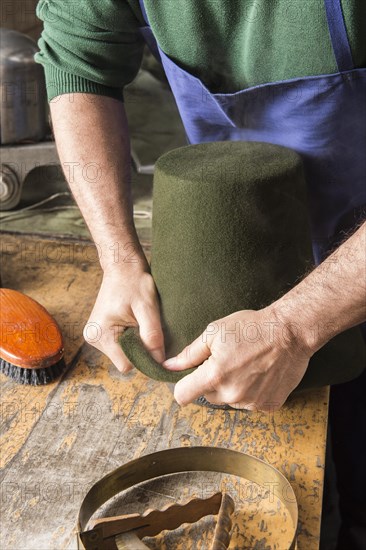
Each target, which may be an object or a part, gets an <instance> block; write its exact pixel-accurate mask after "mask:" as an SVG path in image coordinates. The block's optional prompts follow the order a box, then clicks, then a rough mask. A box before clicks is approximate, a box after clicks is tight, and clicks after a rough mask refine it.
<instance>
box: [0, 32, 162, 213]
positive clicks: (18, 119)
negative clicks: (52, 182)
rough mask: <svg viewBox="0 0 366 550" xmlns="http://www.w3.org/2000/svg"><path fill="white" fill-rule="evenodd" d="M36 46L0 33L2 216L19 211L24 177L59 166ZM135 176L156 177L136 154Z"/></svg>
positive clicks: (22, 37)
mask: <svg viewBox="0 0 366 550" xmlns="http://www.w3.org/2000/svg"><path fill="white" fill-rule="evenodd" d="M37 51H38V48H37V45H36V43H35V42H34V41H33V40H32V39H31V38H29V37H28V36H26V35H25V34H22V33H20V32H17V31H13V30H9V29H4V28H2V29H1V32H0V79H1V80H0V82H1V90H0V134H1V148H0V153H1V166H0V210H10V209H12V208H15V207H16V206H17V205H18V203H19V201H20V197H21V192H22V187H23V183H24V181H25V178H26V176H27V175H28V174H29V173H30V172H31V171H32V170H33V169H35V168H37V167H39V166H45V165H52V164H53V165H54V164H59V158H58V155H57V151H56V147H55V143H54V141H53V139H52V135H51V131H50V127H49V124H48V105H47V94H46V84H45V79H44V73H43V67H42V66H41V65H39V64H38V63H36V62H35V61H34V54H35V53H36V52H37ZM131 157H132V163H133V166H134V168H135V170H136V172H137V173H139V174H152V173H153V171H154V165H153V164H147V165H142V164H141V163H140V161H139V158H138V156H137V154H136V152H135V151H134V150H132V151H131Z"/></svg>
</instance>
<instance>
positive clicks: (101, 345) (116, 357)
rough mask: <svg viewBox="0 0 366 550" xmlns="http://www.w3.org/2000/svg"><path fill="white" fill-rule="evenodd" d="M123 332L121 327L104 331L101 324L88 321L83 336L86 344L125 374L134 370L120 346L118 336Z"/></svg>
mask: <svg viewBox="0 0 366 550" xmlns="http://www.w3.org/2000/svg"><path fill="white" fill-rule="evenodd" d="M122 332H123V329H121V327H111V328H110V329H109V330H108V329H107V330H103V329H102V328H101V324H99V323H97V322H94V321H88V323H87V324H86V325H85V327H84V330H83V336H84V339H85V341H86V342H88V344H90V345H91V346H94V347H95V348H97V349H98V350H100V351H101V352H102V353H104V354H105V355H106V356H107V357H109V359H110V360H111V361H112V363H113V364H114V365H115V367H116V368H117V369H118V370H119V371H120V372H123V373H126V372H128V371H129V370H131V369H132V367H133V365H132V364H131V363H130V361H129V360H128V359H127V357H126V356H125V354H124V353H123V351H122V348H121V347H120V346H119V344H118V335H120V334H121V333H122Z"/></svg>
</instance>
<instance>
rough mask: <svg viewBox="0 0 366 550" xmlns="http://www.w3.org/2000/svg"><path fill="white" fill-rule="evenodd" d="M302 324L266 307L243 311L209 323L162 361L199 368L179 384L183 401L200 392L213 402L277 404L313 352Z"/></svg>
mask: <svg viewBox="0 0 366 550" xmlns="http://www.w3.org/2000/svg"><path fill="white" fill-rule="evenodd" d="M299 332H301V330H300V327H299V326H298V325H296V326H295V325H290V326H289V325H285V324H283V323H282V322H281V321H280V320H279V319H278V317H277V316H276V315H275V313H274V311H273V310H271V309H270V308H266V309H263V310H260V311H250V310H244V311H238V312H235V313H233V314H232V315H229V316H227V317H223V318H222V319H219V320H218V321H215V322H213V323H210V324H209V325H208V326H207V328H206V330H205V331H204V332H203V333H202V334H201V336H199V337H198V338H197V339H196V340H195V341H194V342H192V343H191V344H190V345H188V346H187V347H186V348H184V349H183V351H182V352H181V353H179V354H178V355H177V356H176V357H173V358H171V359H168V360H167V361H165V362H164V363H163V365H164V366H165V367H166V368H167V369H169V370H173V371H180V370H185V369H188V368H190V367H197V369H196V370H195V371H194V372H193V373H191V374H189V375H187V376H186V377H184V378H183V379H181V380H180V381H179V382H178V383H177V384H176V386H175V391H174V397H175V399H176V400H177V402H178V403H179V404H180V405H186V404H188V403H191V402H192V401H194V400H195V399H197V398H198V397H199V396H201V395H204V396H205V398H206V399H207V400H208V401H209V402H210V403H214V404H228V405H231V406H232V407H234V408H239V409H248V410H262V411H268V410H271V411H272V410H277V409H279V408H280V407H281V406H282V405H283V403H284V402H285V401H286V399H287V397H288V395H289V394H290V393H291V392H292V390H293V389H294V388H296V386H297V385H298V384H299V382H300V380H301V379H302V377H303V375H304V373H305V371H306V369H307V366H308V364H309V359H310V357H311V355H312V352H311V351H310V350H309V349H307V348H306V347H305V346H304V345H303V344H302V341H301V338H299V336H300V335H299Z"/></svg>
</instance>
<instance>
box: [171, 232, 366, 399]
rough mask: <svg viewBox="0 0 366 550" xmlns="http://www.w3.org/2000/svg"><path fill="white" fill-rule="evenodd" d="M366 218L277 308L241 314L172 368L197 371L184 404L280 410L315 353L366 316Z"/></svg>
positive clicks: (180, 389) (179, 395)
mask: <svg viewBox="0 0 366 550" xmlns="http://www.w3.org/2000/svg"><path fill="white" fill-rule="evenodd" d="M365 251H366V223H364V224H363V225H362V226H361V227H360V228H359V229H358V230H357V231H356V232H355V233H354V234H353V235H352V236H351V237H350V238H349V239H348V240H347V241H345V242H344V243H343V244H342V245H341V246H340V247H339V248H338V249H337V250H336V251H335V252H333V254H331V255H330V256H329V257H328V258H327V259H326V260H324V262H323V263H322V264H320V265H319V266H318V267H317V268H316V269H314V271H312V272H311V273H310V274H309V275H308V276H307V277H305V279H303V280H302V281H301V282H300V283H299V284H298V285H296V286H295V287H294V288H293V289H291V290H290V291H289V292H287V293H286V294H285V295H284V296H282V298H280V299H279V300H277V302H275V303H273V304H272V305H271V306H269V307H267V308H265V309H262V310H260V311H238V312H236V313H233V314H232V315H229V316H228V317H224V318H223V319H220V320H218V321H215V322H214V323H211V324H210V325H208V327H207V328H206V330H205V332H204V333H203V334H202V335H201V336H200V337H199V338H197V339H196V340H195V341H194V342H193V343H192V344H190V345H189V346H187V347H186V348H185V349H184V350H183V351H182V352H181V353H180V354H179V355H178V356H177V357H175V358H171V359H168V361H165V363H163V364H164V366H165V367H166V368H168V369H170V370H184V369H186V368H189V367H195V366H198V365H200V366H198V368H197V370H196V371H195V372H193V373H192V374H190V375H188V376H186V377H185V378H183V379H182V380H180V381H179V382H178V384H177V385H176V387H175V392H174V395H175V398H176V400H177V401H178V403H180V404H181V405H185V404H187V403H190V402H191V401H193V400H194V399H195V398H197V397H199V396H200V395H204V396H205V397H206V398H207V400H208V401H210V402H211V403H228V404H229V405H231V406H233V407H238V408H246V409H259V410H275V409H278V408H279V407H281V405H282V404H283V403H284V402H285V401H286V399H287V397H288V395H289V394H290V393H291V391H292V390H293V389H294V388H295V387H296V386H297V385H298V384H299V382H300V380H301V378H302V377H303V375H304V374H305V371H306V369H307V366H308V363H309V359H310V357H311V356H312V355H313V354H314V353H315V352H316V351H318V349H320V348H321V347H322V346H323V345H324V344H326V343H327V342H328V341H329V340H330V339H331V338H333V337H334V336H336V335H337V334H339V333H340V332H342V331H344V330H346V329H348V328H350V327H352V326H354V325H357V324H358V323H361V322H363V321H365V320H366V271H365V267H366V263H365Z"/></svg>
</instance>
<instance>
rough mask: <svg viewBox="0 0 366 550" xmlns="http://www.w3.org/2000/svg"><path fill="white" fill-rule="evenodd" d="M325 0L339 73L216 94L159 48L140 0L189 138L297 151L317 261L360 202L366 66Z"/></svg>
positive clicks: (365, 202) (365, 203) (332, 3)
mask: <svg viewBox="0 0 366 550" xmlns="http://www.w3.org/2000/svg"><path fill="white" fill-rule="evenodd" d="M324 4H325V10H326V15H327V21H328V28H329V33H330V38H331V42H332V46H333V51H334V55H335V59H336V61H337V65H338V70H339V71H338V72H337V73H335V74H327V75H319V76H309V77H302V78H294V79H290V80H283V81H279V82H272V83H269V84H261V85H258V86H253V87H250V88H246V89H244V90H241V91H239V92H235V93H230V94H224V93H216V94H214V93H211V92H210V91H209V90H208V88H207V87H206V86H205V84H204V83H203V82H201V80H200V79H199V78H197V77H196V76H193V75H192V74H190V73H188V72H187V71H185V70H184V69H182V68H181V67H179V66H178V65H177V64H176V63H174V62H173V61H172V60H171V59H170V58H169V57H168V56H167V55H166V54H165V53H164V52H163V51H162V50H161V48H160V47H159V45H158V44H157V42H156V40H155V37H154V35H153V33H152V30H151V28H150V26H149V22H148V18H147V14H146V10H145V7H144V3H143V0H140V6H141V10H142V13H143V16H144V18H145V22H146V26H145V27H142V28H141V29H140V30H141V33H142V35H143V37H144V39H145V41H146V43H147V45H148V46H149V48H150V50H151V51H152V52H153V53H154V55H156V57H158V58H159V59H160V60H161V63H162V64H163V67H164V70H165V73H166V76H167V78H168V81H169V84H170V86H171V89H172V92H173V94H174V97H175V100H176V103H177V106H178V109H179V112H180V116H181V118H182V121H183V124H184V127H185V130H186V134H187V138H188V142H189V143H201V142H204V141H225V140H231V141H234V140H241V141H264V142H269V143H275V144H278V145H283V146H285V147H289V148H290V149H294V150H295V151H297V152H298V153H299V154H300V155H301V157H302V159H303V161H304V167H305V174H306V180H307V185H308V198H309V208H310V218H311V226H312V238H313V250H314V257H315V261H316V262H317V263H318V262H320V261H321V260H322V259H323V258H324V257H325V256H326V255H327V254H328V253H329V251H330V250H331V249H332V248H333V247H334V246H335V245H336V244H337V243H338V241H339V240H340V239H342V238H344V234H345V232H346V231H348V230H350V229H352V228H353V227H355V225H356V224H357V223H358V222H359V221H360V220H361V219H363V218H364V217H365V209H366V154H365V152H366V123H365V120H366V69H355V68H354V65H353V59H352V53H351V49H350V45H349V42H348V37H347V32H346V28H345V23H344V19H343V13H342V8H341V1H340V0H324Z"/></svg>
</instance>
